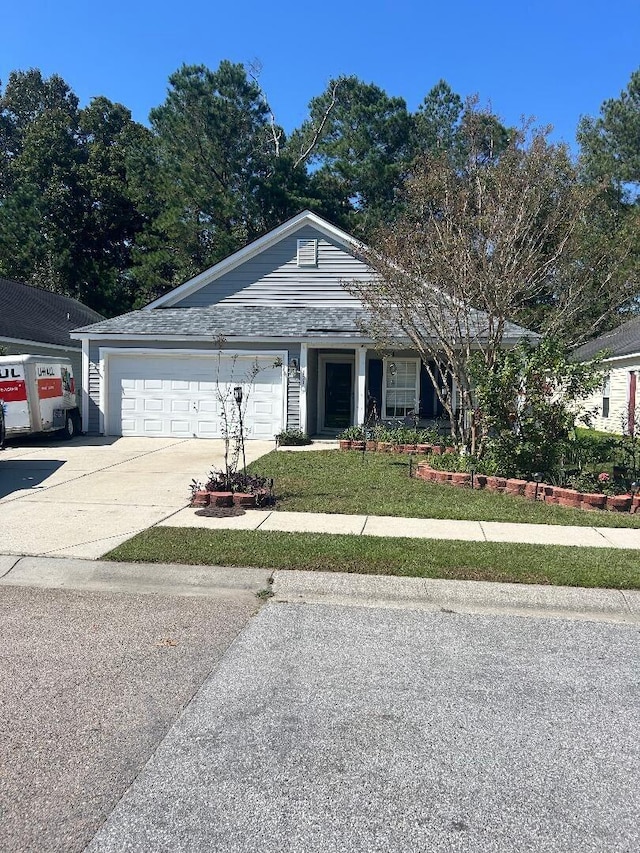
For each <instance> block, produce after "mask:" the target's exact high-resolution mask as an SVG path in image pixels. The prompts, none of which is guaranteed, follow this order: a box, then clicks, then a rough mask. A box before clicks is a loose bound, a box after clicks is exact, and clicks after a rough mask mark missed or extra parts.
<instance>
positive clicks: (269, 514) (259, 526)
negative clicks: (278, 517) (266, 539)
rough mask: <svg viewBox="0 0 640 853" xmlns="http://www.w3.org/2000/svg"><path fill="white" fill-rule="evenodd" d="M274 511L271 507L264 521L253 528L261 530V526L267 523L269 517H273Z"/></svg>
mask: <svg viewBox="0 0 640 853" xmlns="http://www.w3.org/2000/svg"><path fill="white" fill-rule="evenodd" d="M272 513H273V510H272V509H270V510H269V512H268V513H267V514H266V515H265V517H264V518H263V519H262V521H261V522H260V524H259V525H258V526H257V527H254V528H253V529H254V530H260V528H261V527H262V525H263V524H264V523H265V521H266V520H267V519H268V518H271V515H272Z"/></svg>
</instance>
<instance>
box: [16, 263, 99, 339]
mask: <svg viewBox="0 0 640 853" xmlns="http://www.w3.org/2000/svg"><path fill="white" fill-rule="evenodd" d="M103 319H104V318H103V316H102V314H98V312H97V311H93V310H92V309H91V308H87V306H86V305H83V304H82V303H81V302H78V301H77V300H76V299H71V297H69V296H61V295H60V294H59V293H51V292H50V291H48V290H42V289H41V288H39V287H33V286H32V285H30V284H22V283H21V282H19V281H11V280H10V279H7V278H0V338H15V339H17V340H21V341H33V342H34V343H42V344H54V345H56V346H68V347H73V348H74V349H78V348H79V347H80V346H81V344H80V341H76V340H72V339H71V338H70V337H69V332H70V331H71V330H72V329H75V328H76V327H77V326H79V325H87V324H88V323H95V322H97V321H99V320H103Z"/></svg>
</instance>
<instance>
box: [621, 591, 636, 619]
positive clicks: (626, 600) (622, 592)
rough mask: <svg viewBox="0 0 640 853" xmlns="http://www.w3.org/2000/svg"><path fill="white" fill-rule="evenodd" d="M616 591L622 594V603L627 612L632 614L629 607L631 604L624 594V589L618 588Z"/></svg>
mask: <svg viewBox="0 0 640 853" xmlns="http://www.w3.org/2000/svg"><path fill="white" fill-rule="evenodd" d="M618 592H619V593H620V595H621V596H622V600H623V601H624V603H625V605H626V608H627V610H628V611H629V613H631V614H633V610H632V608H631V604H630V603H629V599H628V598H627V596H626V591H625V590H624V589H620V590H618Z"/></svg>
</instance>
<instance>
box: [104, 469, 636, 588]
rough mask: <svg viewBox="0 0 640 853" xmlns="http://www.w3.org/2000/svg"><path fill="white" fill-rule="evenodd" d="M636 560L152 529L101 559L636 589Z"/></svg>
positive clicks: (557, 550)
mask: <svg viewBox="0 0 640 853" xmlns="http://www.w3.org/2000/svg"><path fill="white" fill-rule="evenodd" d="M280 455H282V456H284V455H285V454H284V453H283V454H279V456H280ZM291 455H293V454H291ZM313 455H316V454H313ZM336 455H337V454H336ZM310 456H311V454H304V458H309V457H310ZM639 556H640V552H638V551H623V550H618V549H615V548H578V547H557V546H551V545H514V544H511V543H502V542H458V541H442V540H433V539H429V540H424V539H391V538H389V539H383V538H378V537H373V536H371V537H369V536H338V535H327V534H317V533H275V532H261V531H259V530H248V531H244V530H220V531H215V532H214V531H211V530H202V529H198V528H193V529H188V530H185V529H184V528H176V527H154V528H151V529H150V530H146V531H145V532H144V533H140V534H139V535H138V536H135V537H134V538H133V539H130V540H129V541H128V542H125V543H124V544H123V545H120V546H118V547H117V548H116V549H115V550H114V551H111V553H110V554H108V555H107V556H106V558H105V559H110V560H123V561H133V562H136V561H139V562H147V563H158V562H169V563H185V564H193V565H221V566H260V567H264V568H272V569H305V570H308V571H331V572H358V573H360V574H380V575H402V576H407V577H422V578H453V579H460V580H485V581H499V582H512V583H540V584H555V585H565V586H584V587H608V588H619V589H639V588H640V560H639V559H638V557H639Z"/></svg>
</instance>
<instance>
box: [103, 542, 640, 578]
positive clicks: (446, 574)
mask: <svg viewBox="0 0 640 853" xmlns="http://www.w3.org/2000/svg"><path fill="white" fill-rule="evenodd" d="M639 558H640V552H638V551H631V550H622V549H617V548H582V547H573V546H571V547H565V546H562V547H560V546H556V545H521V544H512V543H503V542H461V541H451V540H446V541H445V540H435V539H428V540H425V539H400V538H399V539H395V538H393V539H392V538H388V539H386V538H378V537H373V536H372V537H368V536H345V535H329V534H319V533H280V532H267V531H265V532H261V531H256V530H220V531H211V530H202V529H198V528H192V529H188V530H185V529H184V528H177V527H155V528H151V529H150V530H146V531H144V532H143V533H140V534H138V535H137V536H135V537H134V538H133V539H130V540H129V541H128V542H125V543H124V544H122V545H119V546H118V547H117V548H115V549H114V550H113V551H111V552H110V553H109V554H107V555H106V557H105V558H104V559H108V560H120V561H126V562H145V563H185V564H193V565H219V566H260V567H264V568H272V569H304V570H307V571H332V572H357V573H359V574H374V575H375V574H381V575H400V576H405V577H421V578H451V579H460V580H483V581H499V582H510V583H539V584H553V585H562V586H581V587H606V588H615V589H640V559H639Z"/></svg>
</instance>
